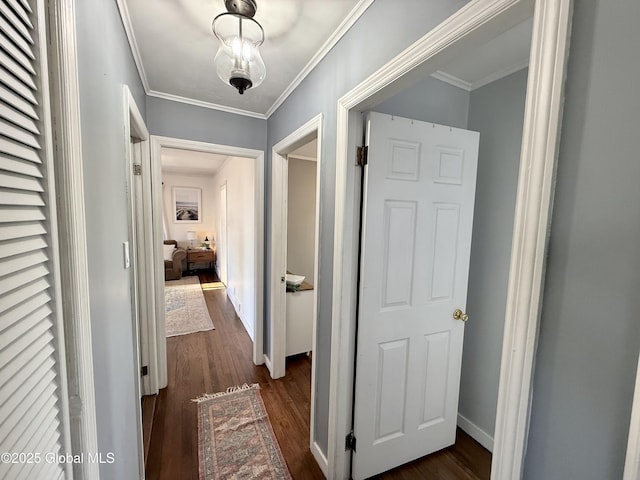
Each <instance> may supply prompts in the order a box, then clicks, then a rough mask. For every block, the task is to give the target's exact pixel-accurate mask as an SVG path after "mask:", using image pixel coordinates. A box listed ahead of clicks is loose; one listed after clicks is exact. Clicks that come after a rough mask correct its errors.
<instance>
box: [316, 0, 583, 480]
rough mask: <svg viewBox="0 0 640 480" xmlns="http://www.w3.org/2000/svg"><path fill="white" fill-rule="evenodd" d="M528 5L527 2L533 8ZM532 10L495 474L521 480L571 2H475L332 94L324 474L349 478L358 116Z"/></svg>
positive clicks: (498, 477)
mask: <svg viewBox="0 0 640 480" xmlns="http://www.w3.org/2000/svg"><path fill="white" fill-rule="evenodd" d="M532 7H533V8H532ZM532 13H533V18H534V23H533V35H532V42H531V44H532V47H531V54H530V62H529V74H528V75H529V76H528V83H527V98H526V106H525V119H524V126H523V139H522V153H521V159H520V172H519V178H518V195H517V200H516V210H515V223H514V231H513V240H512V250H511V264H510V270H509V286H508V293H507V308H506V315H505V331H504V340H503V350H502V363H501V369H500V385H499V392H498V407H497V418H496V431H495V444H494V452H493V461H492V469H491V478H492V479H494V480H498V479H500V480H513V479H516V478H521V476H522V466H523V460H524V453H525V450H526V440H527V431H528V424H529V412H530V398H531V383H532V379H533V365H534V359H535V351H536V341H537V331H538V318H539V315H540V308H541V304H542V287H543V281H544V267H545V252H546V248H547V239H548V232H549V228H548V227H549V222H550V219H551V205H552V200H553V192H554V186H555V182H554V180H555V170H556V160H557V155H558V149H557V146H558V141H559V135H560V126H561V117H562V103H563V86H564V73H565V66H566V60H567V55H568V39H569V30H570V24H571V13H572V2H571V0H475V1H472V2H471V3H469V4H467V5H465V6H464V7H463V8H461V9H460V10H459V11H458V12H456V13H454V14H453V15H452V16H451V17H449V18H448V19H447V20H445V21H444V22H443V23H441V24H440V25H438V26H437V27H435V28H434V29H433V30H431V32H429V33H427V34H426V35H425V36H424V37H422V38H421V39H420V40H418V41H417V42H416V43H414V44H413V45H411V46H410V47H408V48H407V49H406V50H405V51H404V52H402V53H401V54H400V55H398V56H397V57H395V58H394V59H392V60H391V61H390V62H389V63H387V64H386V65H384V66H383V67H381V68H380V69H379V70H378V71H377V72H375V73H374V74H373V75H371V76H370V77H369V78H367V79H366V80H365V81H363V82H362V83H361V84H360V85H358V86H356V87H355V88H354V89H353V90H351V91H350V92H348V93H347V94H346V95H344V96H343V97H342V98H340V99H339V100H338V106H337V142H336V202H335V204H336V217H335V234H334V268H333V275H334V276H333V292H334V296H333V313H332V318H333V323H332V329H331V371H330V392H329V395H330V397H329V449H328V450H329V451H328V459H329V466H330V471H329V478H330V479H333V478H335V479H342V478H348V472H349V455H348V452H346V451H345V449H344V439H345V437H346V435H347V433H348V432H349V430H350V428H351V404H352V403H351V402H352V395H351V391H350V389H349V388H345V385H351V384H352V380H353V358H354V355H353V354H354V348H355V315H354V312H355V309H356V303H355V299H356V288H357V286H356V273H357V270H356V268H357V258H356V257H357V251H358V249H357V245H358V231H357V225H358V223H359V220H360V219H359V213H358V208H357V199H358V198H359V197H358V193H359V192H358V190H359V187H358V186H357V185H356V181H355V179H356V167H355V166H354V164H355V162H354V158H353V155H354V152H355V146H356V145H358V144H359V142H360V139H361V136H362V130H361V127H362V120H361V118H360V116H361V112H362V111H364V110H366V109H368V108H369V107H371V106H373V105H375V104H377V103H378V102H380V101H381V100H382V99H385V98H389V97H390V96H392V95H393V94H394V93H396V92H398V91H400V90H401V89H402V88H403V87H404V86H405V85H408V84H411V82H414V81H416V80H417V79H419V78H423V77H424V76H426V75H428V74H430V73H433V71H434V70H436V69H437V68H438V67H439V66H440V65H442V64H444V63H446V62H447V61H449V60H450V59H451V58H453V57H455V55H456V54H458V53H459V52H460V51H462V50H464V49H465V48H467V47H468V46H470V45H473V44H477V43H481V42H484V41H486V40H488V39H489V38H492V37H493V36H495V34H497V33H500V32H502V31H504V30H506V29H507V28H509V27H510V26H513V25H515V24H517V23H519V22H520V21H522V20H524V19H525V18H528V17H530V16H531V14H532Z"/></svg>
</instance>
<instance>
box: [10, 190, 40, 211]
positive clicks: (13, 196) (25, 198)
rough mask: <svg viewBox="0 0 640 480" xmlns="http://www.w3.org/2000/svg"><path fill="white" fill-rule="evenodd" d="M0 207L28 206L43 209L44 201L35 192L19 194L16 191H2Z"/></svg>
mask: <svg viewBox="0 0 640 480" xmlns="http://www.w3.org/2000/svg"><path fill="white" fill-rule="evenodd" d="M0 205H26V206H38V207H43V206H44V205H45V203H44V199H43V198H42V196H41V195H39V194H37V193H35V192H29V193H24V192H17V191H14V190H6V189H5V190H0Z"/></svg>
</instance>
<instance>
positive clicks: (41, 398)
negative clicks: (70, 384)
mask: <svg viewBox="0 0 640 480" xmlns="http://www.w3.org/2000/svg"><path fill="white" fill-rule="evenodd" d="M51 373H53V372H51ZM54 377H55V375H54ZM48 378H51V377H50V376H49V377H48ZM55 393H56V388H55V384H53V383H51V382H49V384H48V385H46V386H45V388H44V389H42V390H41V391H40V392H39V395H37V396H36V395H33V394H30V395H29V396H28V397H24V401H23V403H24V404H26V407H27V408H22V405H21V404H18V408H16V409H15V410H13V411H12V412H11V417H12V418H11V420H15V421H14V422H13V423H10V422H7V423H6V425H5V424H3V425H2V426H3V428H6V429H7V431H10V432H11V433H10V434H9V435H7V436H6V437H4V439H3V442H4V443H5V444H6V445H7V447H10V448H11V447H14V446H15V445H16V444H17V443H18V441H19V440H20V437H21V436H22V434H21V433H20V432H19V431H18V429H17V428H16V427H17V426H18V425H22V426H23V427H24V428H25V429H26V428H27V427H28V426H29V424H30V423H31V421H32V420H33V416H32V415H30V414H29V412H38V411H40V410H42V407H43V406H44V403H45V402H46V401H47V400H51V397H54V396H55ZM54 402H55V400H54ZM28 440H29V439H28V438H25V440H24V441H28Z"/></svg>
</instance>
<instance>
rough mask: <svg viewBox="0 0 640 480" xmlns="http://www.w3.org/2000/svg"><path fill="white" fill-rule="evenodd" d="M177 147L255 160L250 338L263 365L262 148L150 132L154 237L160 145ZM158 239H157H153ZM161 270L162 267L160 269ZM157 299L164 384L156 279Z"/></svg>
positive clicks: (160, 320)
mask: <svg viewBox="0 0 640 480" xmlns="http://www.w3.org/2000/svg"><path fill="white" fill-rule="evenodd" d="M163 147H164V148H178V149H181V150H191V151H196V152H206V153H216V154H218V155H226V156H231V157H248V158H252V159H254V160H255V162H254V164H255V182H254V188H255V213H256V215H255V217H256V218H255V242H254V248H255V252H254V258H255V272H254V274H255V279H256V287H255V292H254V302H255V306H256V307H255V309H256V310H255V312H256V313H255V318H254V330H253V331H254V341H253V363H254V364H256V365H262V363H264V351H263V350H264V349H263V336H264V333H263V330H264V292H263V290H264V213H265V209H264V152H263V151H262V150H253V149H250V148H243V147H233V146H230V145H219V144H215V143H206V142H198V141H195V140H186V139H181V138H172V137H162V136H156V135H152V136H151V169H152V171H153V180H152V196H153V225H154V233H155V235H156V238H162V187H161V186H162V166H161V161H160V159H161V151H162V148H163ZM156 243H158V242H156ZM154 254H155V260H156V262H158V263H159V264H161V265H163V264H164V261H163V256H162V249H161V248H160V247H158V248H157V250H156V252H154ZM163 271H164V270H163ZM158 284H159V285H158V292H162V295H157V297H156V298H157V302H158V304H159V305H161V307H162V308H159V309H158V314H157V329H158V338H157V341H158V361H159V363H161V364H163V366H164V369H165V376H164V377H163V378H162V379H161V380H162V381H161V387H160V388H163V386H162V385H164V386H166V383H167V378H166V366H167V343H166V338H165V336H164V332H165V318H164V280H162V281H160V280H159V281H158Z"/></svg>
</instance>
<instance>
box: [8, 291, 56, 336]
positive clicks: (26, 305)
mask: <svg viewBox="0 0 640 480" xmlns="http://www.w3.org/2000/svg"><path fill="white" fill-rule="evenodd" d="M48 288H49V282H48V281H47V279H46V278H41V279H39V280H36V281H35V282H32V283H29V284H27V285H24V286H22V287H20V288H17V289H14V290H12V291H11V292H10V293H8V294H6V295H3V296H2V299H0V312H2V326H1V327H0V331H2V330H5V329H7V328H10V327H11V326H12V325H13V324H14V323H17V322H18V321H19V320H22V319H23V318H24V317H26V316H27V315H30V314H31V313H32V312H34V311H36V310H37V309H38V308H40V307H42V306H43V305H46V304H47V303H48V302H49V301H50V300H51V297H50V296H49V294H48V293H47V292H48ZM25 300H29V301H28V302H25ZM10 309H12V310H10ZM9 310H10V311H9Z"/></svg>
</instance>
